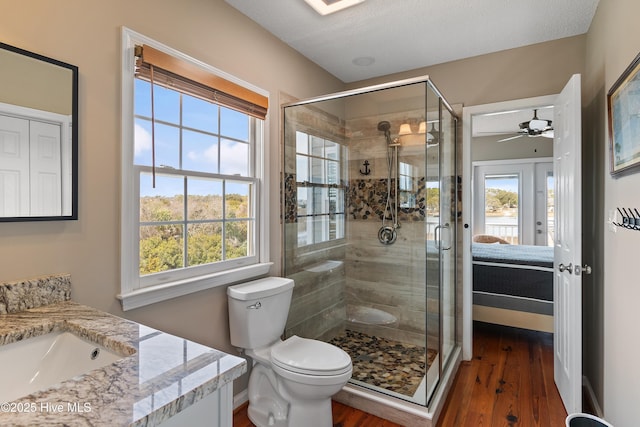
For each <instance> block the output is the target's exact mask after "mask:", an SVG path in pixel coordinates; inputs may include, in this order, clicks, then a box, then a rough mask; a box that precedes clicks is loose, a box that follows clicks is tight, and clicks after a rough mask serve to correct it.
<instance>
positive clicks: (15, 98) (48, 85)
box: [0, 50, 73, 115]
mask: <svg viewBox="0 0 640 427" xmlns="http://www.w3.org/2000/svg"><path fill="white" fill-rule="evenodd" d="M0 64H2V66H1V67H0V82H2V91H0V102H3V103H6V104H13V105H19V106H21V107H28V108H33V109H36V110H42V111H50V112H52V113H58V114H66V115H70V114H71V113H72V105H73V99H72V98H73V97H72V93H73V92H72V89H73V72H72V71H71V70H69V69H68V68H65V67H62V66H59V65H54V64H50V63H48V62H45V61H42V60H40V59H35V58H31V57H29V56H26V55H22V54H19V53H17V52H11V51H8V50H0Z"/></svg>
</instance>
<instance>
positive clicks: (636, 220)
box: [612, 208, 640, 231]
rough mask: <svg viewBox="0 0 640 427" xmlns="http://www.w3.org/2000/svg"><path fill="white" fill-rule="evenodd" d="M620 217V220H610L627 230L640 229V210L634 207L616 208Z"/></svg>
mask: <svg viewBox="0 0 640 427" xmlns="http://www.w3.org/2000/svg"><path fill="white" fill-rule="evenodd" d="M616 209H618V212H620V215H621V217H622V222H612V224H613V225H616V226H618V227H622V228H628V229H629V230H637V231H640V212H638V209H636V208H633V209H631V208H628V209H629V210H627V208H616Z"/></svg>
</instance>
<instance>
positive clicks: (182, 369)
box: [0, 301, 247, 427]
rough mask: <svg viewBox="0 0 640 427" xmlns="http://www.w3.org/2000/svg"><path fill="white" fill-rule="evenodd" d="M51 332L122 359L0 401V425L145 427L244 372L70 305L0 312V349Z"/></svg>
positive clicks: (198, 349)
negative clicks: (78, 339) (84, 341)
mask: <svg viewBox="0 0 640 427" xmlns="http://www.w3.org/2000/svg"><path fill="white" fill-rule="evenodd" d="M55 331H69V332H72V333H74V334H76V335H78V336H80V337H82V338H85V339H88V340H90V341H93V342H96V343H97V344H100V345H102V346H103V347H106V348H108V349H110V350H112V351H114V352H116V353H119V354H121V355H123V356H124V357H123V358H122V359H120V360H119V361H117V362H115V363H113V364H111V365H107V366H106V367H104V368H100V369H96V370H94V371H91V372H89V373H87V374H85V375H82V376H78V377H75V378H73V379H70V380H66V381H64V382H62V383H59V384H56V385H55V386H53V387H51V388H49V389H47V390H41V391H38V392H35V393H33V394H30V395H28V396H24V397H21V398H17V399H15V400H14V401H13V402H16V404H14V405H7V404H3V402H0V425H2V426H18V425H28V426H33V425H37V426H46V425H70V426H109V427H111V426H152V425H156V424H158V423H160V422H161V421H163V420H166V419H167V418H169V417H171V416H172V415H175V414H176V413H177V412H180V411H181V410H183V409H185V408H187V407H189V406H190V405H191V404H193V403H195V402H197V401H198V400H200V399H202V398H203V397H205V396H207V395H208V394H210V393H212V392H215V391H216V390H218V389H219V388H220V387H222V386H224V385H225V384H227V383H229V382H232V381H233V380H234V379H235V378H237V377H239V376H240V375H242V374H243V373H244V372H245V371H246V369H247V367H246V362H245V360H244V359H242V358H239V357H236V356H231V355H229V354H226V353H223V352H221V351H218V350H214V349H212V348H209V347H205V346H203V345H200V344H197V343H194V342H191V341H188V340H185V339H183V338H179V337H176V336H173V335H170V334H166V333H164V332H160V331H157V330H155V329H152V328H149V327H147V326H144V325H141V324H139V323H136V322H132V321H129V320H126V319H122V318H120V317H116V316H113V315H111V314H108V313H105V312H102V311H99V310H96V309H93V308H91V307H87V306H83V305H80V304H77V303H75V302H72V301H62V302H56V303H53V304H48V305H43V306H40V307H37V308H30V309H26V310H22V311H19V312H14V313H9V314H1V315H0V345H5V344H10V343H12V342H16V341H20V340H24V339H28V338H31V337H35V336H38V335H44V334H47V333H49V332H55ZM2 369H10V367H7V366H4V367H2ZM0 372H1V371H0ZM0 384H2V383H1V382H0ZM13 402H12V403H13ZM74 404H75V405H76V406H71V407H70V406H69V405H74ZM25 408H29V409H27V410H25ZM70 408H75V409H79V410H70ZM20 409H22V410H20ZM56 409H61V410H59V411H58V410H56ZM12 410H13V412H12Z"/></svg>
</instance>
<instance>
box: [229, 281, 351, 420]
mask: <svg viewBox="0 0 640 427" xmlns="http://www.w3.org/2000/svg"><path fill="white" fill-rule="evenodd" d="M292 294H293V280H291V279H285V278H282V277H267V278H264V279H258V280H254V281H251V282H247V283H243V284H240V285H234V286H229V288H228V289H227V295H228V299H229V326H230V330H231V344H233V345H234V346H236V347H239V348H242V349H244V350H245V351H246V354H247V356H249V357H251V358H252V359H253V368H252V370H251V376H250V377H249V411H248V414H249V418H250V419H251V421H252V422H253V423H254V424H255V425H257V426H259V427H263V426H277V427H300V426H305V427H331V426H333V422H332V416H331V396H333V395H334V394H336V393H337V392H338V391H340V389H341V388H342V387H343V386H344V385H345V384H346V383H347V381H349V378H351V371H352V366H351V358H350V357H349V355H348V354H347V353H346V352H344V351H343V350H342V349H339V348H338V347H336V346H333V345H331V344H327V343H325V342H322V341H316V340H311V339H307V338H300V337H298V336H295V335H294V336H292V337H290V338H288V339H286V340H285V341H282V340H281V339H280V335H282V333H283V332H284V327H285V324H286V321H287V316H288V314H289V305H290V303H291V295H292Z"/></svg>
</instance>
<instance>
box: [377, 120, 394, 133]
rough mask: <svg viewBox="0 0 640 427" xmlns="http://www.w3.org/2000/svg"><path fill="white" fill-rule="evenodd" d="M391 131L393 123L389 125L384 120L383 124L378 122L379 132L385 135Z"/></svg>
mask: <svg viewBox="0 0 640 427" xmlns="http://www.w3.org/2000/svg"><path fill="white" fill-rule="evenodd" d="M389 129H391V123H389V122H388V121H386V120H383V121H381V122H378V130H379V131H381V132H384V133H385V134H386V133H387V132H389Z"/></svg>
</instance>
